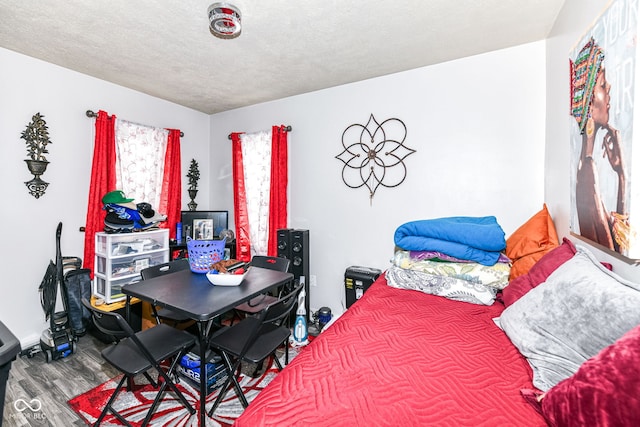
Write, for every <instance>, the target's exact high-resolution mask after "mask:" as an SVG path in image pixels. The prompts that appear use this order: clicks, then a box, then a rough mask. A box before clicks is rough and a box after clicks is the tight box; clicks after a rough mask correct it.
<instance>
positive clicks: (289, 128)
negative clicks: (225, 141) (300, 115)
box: [227, 126, 291, 139]
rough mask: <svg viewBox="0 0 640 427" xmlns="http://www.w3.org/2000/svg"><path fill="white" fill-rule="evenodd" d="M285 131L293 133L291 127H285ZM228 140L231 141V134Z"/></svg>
mask: <svg viewBox="0 0 640 427" xmlns="http://www.w3.org/2000/svg"><path fill="white" fill-rule="evenodd" d="M284 131H285V132H291V126H285V127H284ZM227 138H229V139H231V134H229V136H228V137H227Z"/></svg>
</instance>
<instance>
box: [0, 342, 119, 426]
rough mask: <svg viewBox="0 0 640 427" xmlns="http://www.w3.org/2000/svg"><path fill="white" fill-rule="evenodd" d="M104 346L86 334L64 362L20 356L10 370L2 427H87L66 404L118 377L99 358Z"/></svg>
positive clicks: (116, 372)
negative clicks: (74, 351)
mask: <svg viewBox="0 0 640 427" xmlns="http://www.w3.org/2000/svg"><path fill="white" fill-rule="evenodd" d="M105 345H106V344H104V343H102V342H101V341H100V340H98V339H97V338H95V337H94V336H92V335H91V334H87V335H85V336H83V337H81V338H80V339H79V340H78V342H77V350H76V353H74V354H72V355H70V356H68V357H66V358H64V359H59V360H55V361H52V362H50V363H46V361H45V356H44V353H42V352H39V353H36V354H35V355H34V356H33V357H32V358H28V357H27V356H19V357H18V358H17V359H16V360H14V361H13V363H12V364H11V369H10V371H9V380H8V381H7V386H6V396H5V400H4V414H3V423H2V426H3V427H23V426H24V427H27V426H29V427H33V426H52V427H61V426H86V424H85V423H84V421H82V420H81V419H80V418H79V417H78V416H77V415H76V414H75V412H73V411H72V410H71V408H69V406H68V405H67V401H68V400H69V399H71V398H73V397H75V396H77V395H79V394H81V393H84V392H85V391H88V390H90V389H92V388H93V387H95V386H97V385H100V384H102V383H103V382H105V381H107V380H108V379H110V378H113V377H115V376H117V375H118V371H117V370H116V369H114V368H113V367H112V366H111V365H109V364H108V363H106V362H105V361H104V359H103V358H102V356H101V355H100V351H101V350H102V349H103V348H104V347H105ZM24 402H26V403H28V404H29V407H27V405H26V403H24ZM38 406H40V408H39V409H38ZM16 407H17V408H16ZM20 409H22V412H20ZM32 409H34V410H32ZM35 409H38V410H35Z"/></svg>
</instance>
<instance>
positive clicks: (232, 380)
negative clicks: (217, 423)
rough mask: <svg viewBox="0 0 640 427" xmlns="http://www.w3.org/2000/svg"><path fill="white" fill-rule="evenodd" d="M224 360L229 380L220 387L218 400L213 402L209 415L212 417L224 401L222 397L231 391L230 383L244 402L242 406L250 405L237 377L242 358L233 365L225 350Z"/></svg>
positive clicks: (223, 353) (241, 401)
mask: <svg viewBox="0 0 640 427" xmlns="http://www.w3.org/2000/svg"><path fill="white" fill-rule="evenodd" d="M222 360H223V362H224V365H225V369H226V370H227V381H225V383H224V384H223V385H222V387H221V388H220V394H218V397H217V398H216V401H215V402H213V406H212V407H211V409H210V410H209V416H210V417H212V416H213V414H214V412H215V411H216V409H217V408H218V405H220V403H221V402H222V399H224V396H225V395H226V394H227V392H228V391H229V390H228V389H229V385H231V384H233V388H234V391H235V393H236V396H238V399H239V400H240V403H241V404H242V407H243V408H246V407H247V406H249V402H247V398H246V397H245V395H244V393H243V392H242V387H241V386H240V383H239V382H238V379H237V378H236V370H237V369H238V368H239V367H240V362H241V360H240V359H238V360H237V361H236V363H234V364H233V366H232V365H231V360H230V359H229V356H228V355H227V353H225V352H224V351H223V352H222Z"/></svg>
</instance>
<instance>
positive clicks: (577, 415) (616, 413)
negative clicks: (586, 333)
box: [541, 325, 640, 427]
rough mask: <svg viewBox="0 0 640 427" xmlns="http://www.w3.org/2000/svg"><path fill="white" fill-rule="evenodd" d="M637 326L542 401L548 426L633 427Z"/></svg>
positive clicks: (639, 357)
mask: <svg viewBox="0 0 640 427" xmlns="http://www.w3.org/2000/svg"><path fill="white" fill-rule="evenodd" d="M639 366H640V325H638V326H636V327H635V328H633V329H632V330H630V331H629V332H627V333H626V334H624V335H623V336H622V337H621V338H620V339H619V340H618V341H616V342H615V343H613V344H611V345H610V346H609V347H606V348H604V349H603V350H602V351H600V353H598V354H597V355H596V356H594V357H592V358H591V359H589V360H587V361H586V362H584V363H583V364H582V365H581V366H580V368H579V369H578V371H577V372H576V373H575V374H574V375H573V376H571V377H569V378H567V379H566V380H563V381H561V382H559V383H558V384H557V385H556V386H555V387H553V388H552V389H551V390H549V391H548V392H547V393H546V394H545V395H544V396H543V398H542V402H541V409H542V413H543V415H544V416H545V418H547V420H548V421H549V423H550V424H551V425H554V426H557V427H564V426H616V427H626V426H629V427H631V426H637V425H638V422H639V420H640V370H638V367H639Z"/></svg>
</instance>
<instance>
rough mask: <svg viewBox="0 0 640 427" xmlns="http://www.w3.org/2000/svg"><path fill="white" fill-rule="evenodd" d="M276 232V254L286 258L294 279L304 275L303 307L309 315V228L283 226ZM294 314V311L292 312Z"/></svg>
mask: <svg viewBox="0 0 640 427" xmlns="http://www.w3.org/2000/svg"><path fill="white" fill-rule="evenodd" d="M277 233H278V256H279V257H282V258H287V259H288V260H289V261H290V262H291V263H290V264H289V272H290V273H292V274H293V277H294V278H295V279H296V280H299V279H300V276H304V280H305V287H304V291H305V293H306V294H307V297H306V298H305V309H306V310H307V316H310V314H311V312H310V305H309V282H310V277H309V230H296V229H292V228H283V229H280V230H278V231H277ZM293 314H294V315H295V313H293Z"/></svg>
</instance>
